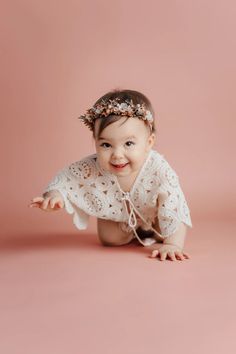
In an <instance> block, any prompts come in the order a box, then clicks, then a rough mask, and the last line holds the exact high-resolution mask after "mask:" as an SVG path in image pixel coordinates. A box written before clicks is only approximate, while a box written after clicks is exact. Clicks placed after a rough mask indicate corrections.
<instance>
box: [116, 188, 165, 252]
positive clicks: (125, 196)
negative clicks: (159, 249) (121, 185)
mask: <svg viewBox="0 0 236 354" xmlns="http://www.w3.org/2000/svg"><path fill="white" fill-rule="evenodd" d="M121 200H122V201H123V202H124V205H125V209H126V213H127V215H128V225H129V226H130V227H131V229H132V230H133V232H134V234H135V237H136V238H137V239H138V241H139V242H140V243H141V244H142V245H143V246H150V245H152V244H153V243H156V240H155V238H152V237H148V238H145V239H144V240H141V239H140V237H139V236H138V234H137V232H136V226H137V217H136V215H137V216H138V217H139V218H140V219H141V220H142V221H143V222H144V223H145V224H147V225H148V223H147V221H146V220H145V219H144V218H143V217H142V215H141V214H140V213H139V211H138V210H137V209H136V208H135V206H134V204H133V202H132V200H131V198H130V194H129V192H122V197H121ZM151 230H152V231H153V232H154V233H155V234H157V235H158V236H161V238H163V237H162V235H160V234H159V233H158V232H157V231H156V230H155V229H154V228H152V227H151Z"/></svg>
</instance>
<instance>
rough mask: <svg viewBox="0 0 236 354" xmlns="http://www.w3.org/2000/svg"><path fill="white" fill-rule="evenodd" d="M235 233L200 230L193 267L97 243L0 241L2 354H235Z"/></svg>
mask: <svg viewBox="0 0 236 354" xmlns="http://www.w3.org/2000/svg"><path fill="white" fill-rule="evenodd" d="M235 246H236V224H235V223H233V222H226V221H225V222H215V221H214V220H213V221H208V222H197V221H195V223H194V228H193V229H192V230H190V232H189V234H188V238H187V242H186V252H188V253H189V254H190V255H191V259H190V260H186V261H183V262H172V261H165V262H161V261H158V260H155V259H150V258H148V254H149V251H148V250H147V249H146V248H143V247H141V246H138V245H136V244H133V245H132V244H131V245H128V246H124V247H116V248H106V247H102V246H101V245H100V244H99V242H98V240H97V238H96V236H95V235H91V236H90V235H83V234H80V233H79V234H76V233H74V234H71V235H62V234H57V235H56V234H48V235H45V234H43V235H33V234H32V235H27V236H25V235H15V236H12V237H8V238H3V239H2V240H1V255H0V272H1V291H0V297H1V301H0V304H1V305H0V306H1V316H0V337H1V341H0V353H1V354H49V353H50V354H65V353H70V354H78V353H79V354H80V353H81V354H92V353H96V354H99V353H103V354H108V353H109V354H110V353H112V354H144V353H164V354H165V353H184V354H185V353H191V354H195V353H196V354H197V353H198V354H199V353H201V354H205V353H214V354H222V353H226V354H231V353H232V354H233V353H236V339H235V337H236V335H235V333H236V306H235V300H236V281H235V279H236V260H235V249H236V247H235Z"/></svg>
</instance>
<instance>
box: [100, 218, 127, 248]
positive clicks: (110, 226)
mask: <svg viewBox="0 0 236 354" xmlns="http://www.w3.org/2000/svg"><path fill="white" fill-rule="evenodd" d="M97 230H98V237H99V239H100V241H101V243H102V244H103V245H104V246H122V245H126V244H127V243H130V242H131V241H132V240H133V238H134V235H133V232H129V233H128V232H124V231H123V230H121V228H120V224H119V223H118V222H115V221H111V220H104V219H97Z"/></svg>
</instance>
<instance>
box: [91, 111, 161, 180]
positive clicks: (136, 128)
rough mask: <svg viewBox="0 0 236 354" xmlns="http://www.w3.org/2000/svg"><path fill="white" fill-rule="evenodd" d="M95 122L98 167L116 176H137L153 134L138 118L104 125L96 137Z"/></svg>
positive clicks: (153, 137)
mask: <svg viewBox="0 0 236 354" xmlns="http://www.w3.org/2000/svg"><path fill="white" fill-rule="evenodd" d="M98 127H99V123H98V121H96V122H95V143H96V151H97V157H98V161H99V164H100V166H101V167H102V168H103V169H104V170H106V171H108V172H111V173H113V174H115V175H116V176H118V177H125V176H129V175H133V174H134V173H138V172H139V170H140V168H141V167H142V165H143V163H144V161H145V159H146V158H147V155H148V153H149V151H150V150H151V148H152V146H153V144H154V139H155V135H154V134H153V133H152V134H150V130H149V128H148V127H147V126H146V125H145V123H144V122H143V121H142V120H141V119H138V118H128V119H127V118H126V117H121V118H120V119H119V120H118V121H116V122H114V123H112V124H110V125H108V126H107V127H106V128H105V129H104V130H103V131H102V133H101V135H100V137H97V134H96V133H97V131H98Z"/></svg>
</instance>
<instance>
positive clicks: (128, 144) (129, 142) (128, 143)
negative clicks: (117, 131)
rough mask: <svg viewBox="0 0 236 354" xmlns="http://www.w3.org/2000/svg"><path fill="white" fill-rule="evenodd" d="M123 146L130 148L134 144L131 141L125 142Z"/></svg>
mask: <svg viewBox="0 0 236 354" xmlns="http://www.w3.org/2000/svg"><path fill="white" fill-rule="evenodd" d="M125 145H126V146H128V147H130V146H132V145H135V143H134V142H133V141H126V143H125Z"/></svg>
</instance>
